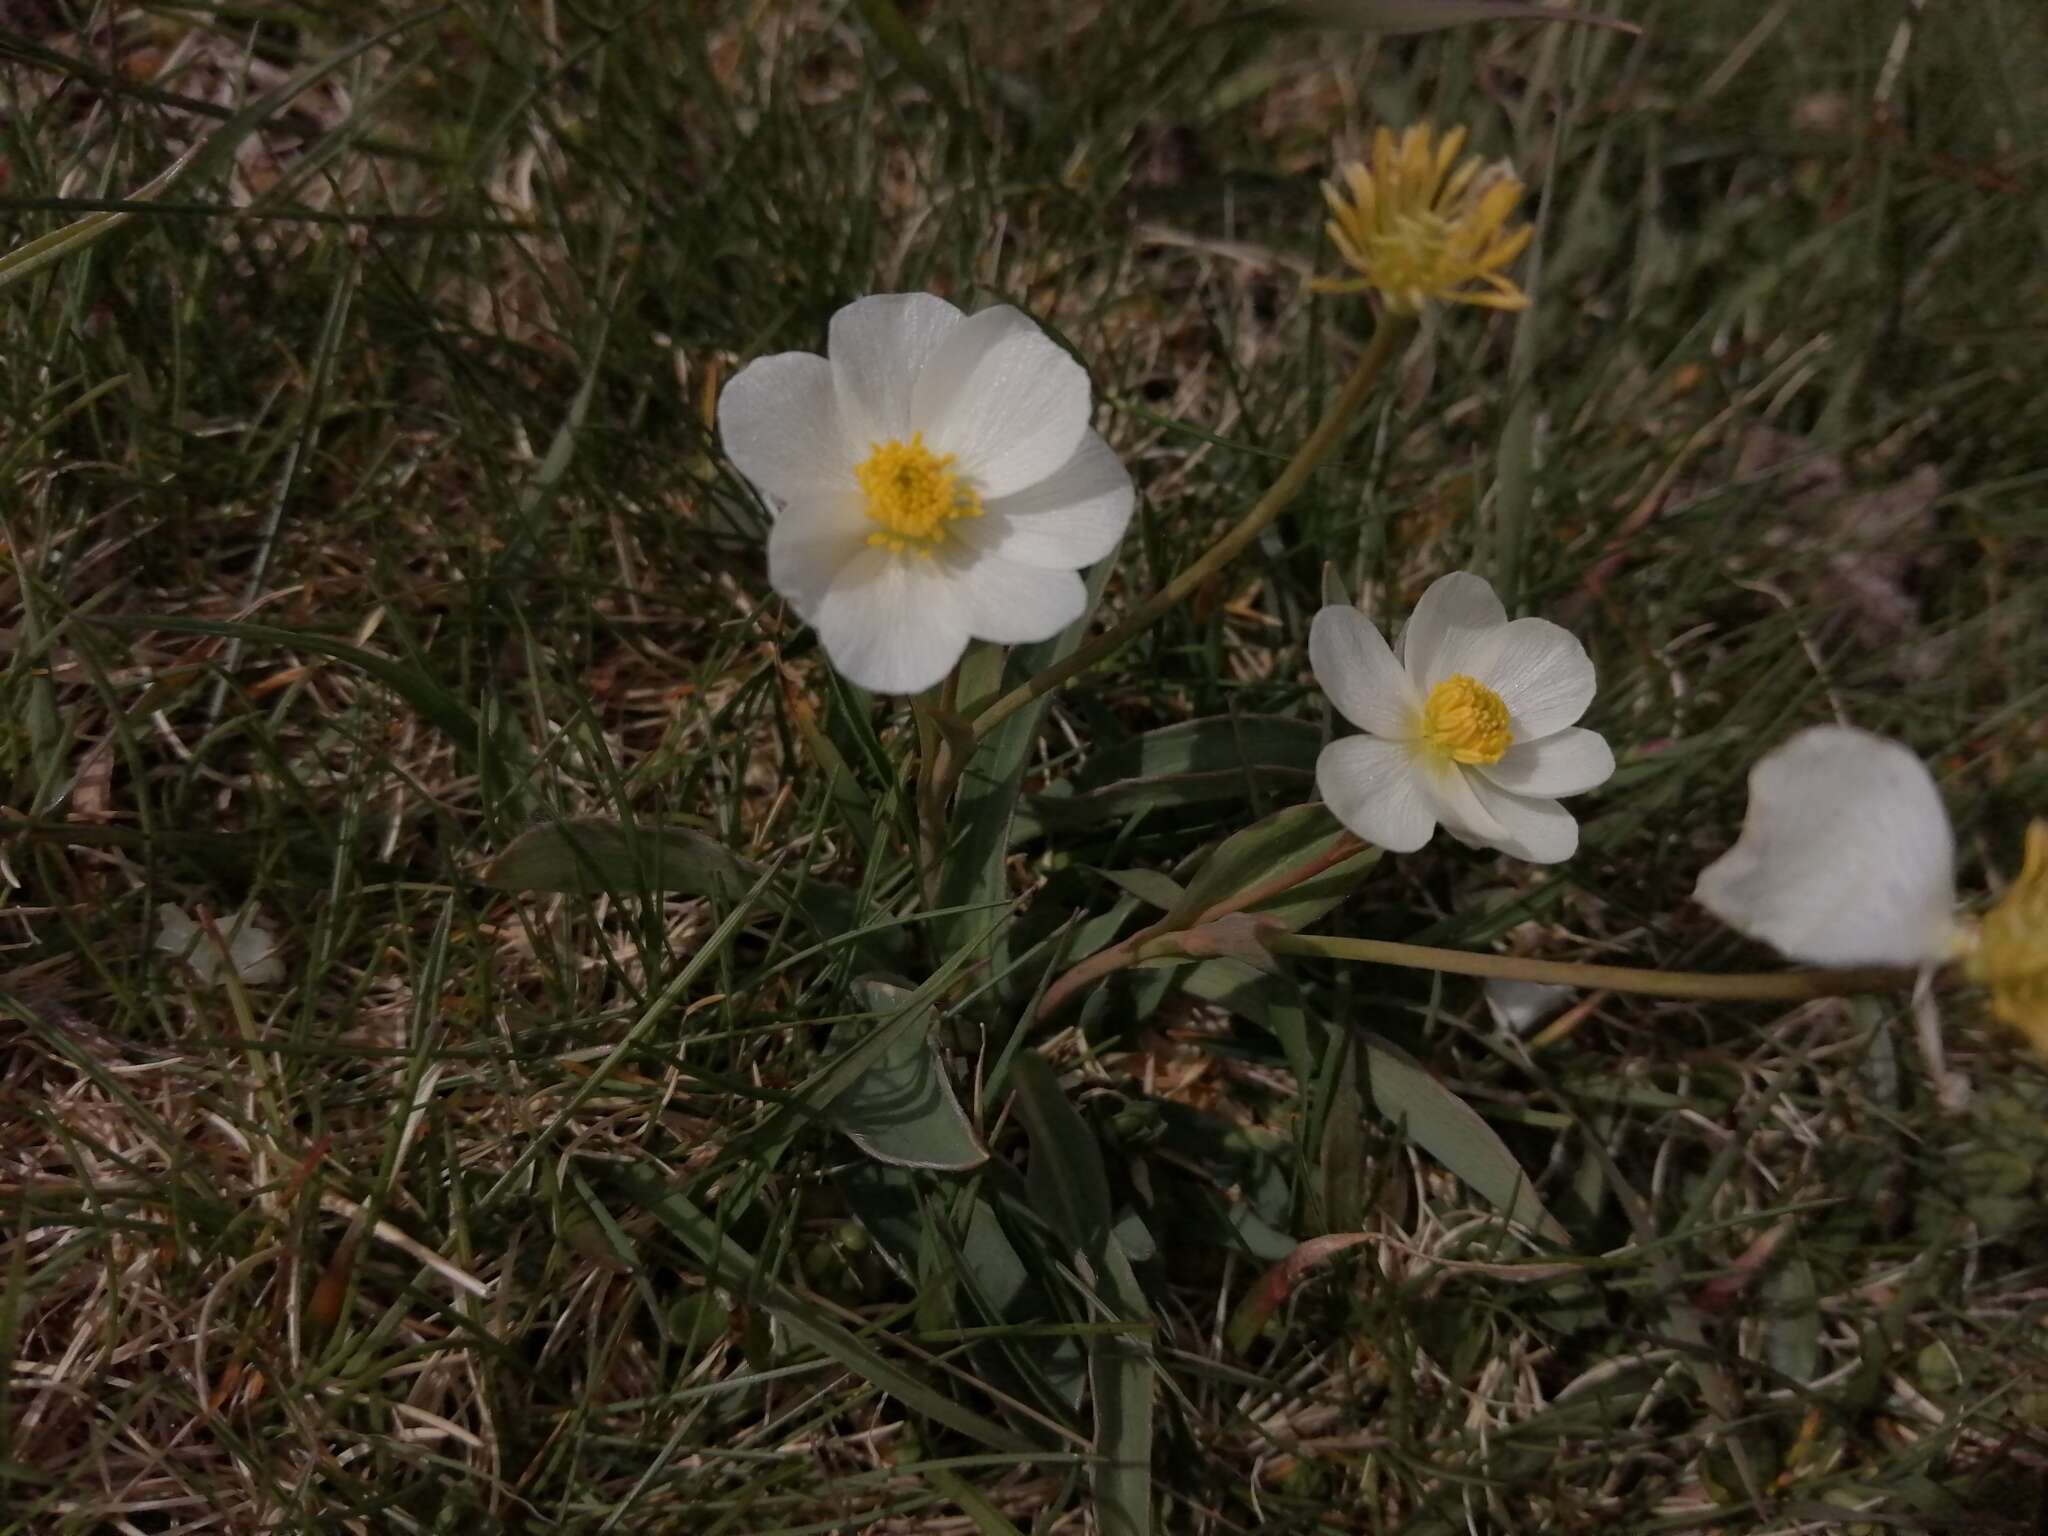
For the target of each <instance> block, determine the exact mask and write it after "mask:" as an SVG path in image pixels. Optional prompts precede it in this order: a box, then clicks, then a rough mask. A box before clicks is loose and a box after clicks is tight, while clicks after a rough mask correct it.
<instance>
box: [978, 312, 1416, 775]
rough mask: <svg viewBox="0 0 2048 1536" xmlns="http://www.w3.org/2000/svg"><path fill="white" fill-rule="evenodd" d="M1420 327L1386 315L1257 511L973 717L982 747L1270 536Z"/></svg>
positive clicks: (1254, 509)
mask: <svg viewBox="0 0 2048 1536" xmlns="http://www.w3.org/2000/svg"><path fill="white" fill-rule="evenodd" d="M1413 326H1414V322H1413V321H1412V320H1409V319H1407V318H1405V317H1402V316H1395V315H1387V316H1384V317H1383V318H1382V319H1381V320H1380V323H1379V328H1378V329H1377V330H1375V331H1374V332H1373V336H1372V341H1371V342H1370V343H1369V344H1368V345H1367V347H1366V349H1365V355H1364V356H1362V357H1360V358H1359V360H1358V366H1357V367H1356V368H1354V369H1352V370H1351V377H1350V378H1349V379H1347V380H1346V381H1345V383H1344V388H1343V390H1342V391H1341V392H1340V393H1339V394H1338V396H1337V398H1336V399H1335V400H1333V401H1332V402H1330V408H1329V409H1328V410H1327V411H1325V412H1324V413H1323V419H1322V420H1321V421H1319V422H1317V423H1316V428H1315V430H1314V431H1313V432H1311V433H1309V435H1308V436H1307V437H1306V438H1305V439H1303V441H1302V444H1301V446H1300V447H1299V448H1297V449H1296V450H1295V452H1294V457H1293V458H1291V459H1289V460H1288V461H1287V467H1286V468H1285V469H1283V470H1281V471H1280V477H1279V478H1278V479H1277V480H1275V481H1274V482H1273V483H1272V484H1271V485H1270V486H1268V487H1267V488H1266V494H1265V495H1263V496H1261V497H1260V498H1259V499H1258V502H1257V503H1256V504H1255V505H1254V506H1253V507H1252V509H1251V511H1249V512H1247V513H1245V515H1244V516H1243V517H1242V518H1240V519H1239V520H1238V522H1237V525H1236V526H1235V527H1233V528H1232V529H1231V530H1230V531H1229V532H1228V533H1226V534H1224V535H1223V537H1222V538H1220V539H1218V540H1217V541H1216V542H1215V543H1214V544H1211V545H1210V546H1209V547H1208V549H1206V550H1205V551H1203V553H1202V555H1201V557H1200V558H1199V559H1197V560H1196V561H1195V562H1194V564H1192V565H1190V566H1189V567H1188V568H1187V569H1186V570H1184V571H1182V572H1181V573H1180V574H1179V575H1178V576H1176V577H1174V578H1173V580H1171V581H1169V582H1168V583H1167V584H1166V585H1165V586H1163V587H1161V588H1160V589H1159V590H1158V591H1157V592H1155V593H1153V594H1152V596H1151V597H1150V598H1148V599H1147V600H1146V601H1145V602H1143V603H1141V604H1140V605H1139V606H1138V607H1137V609H1136V610H1135V611H1134V612H1132V613H1131V614H1129V615H1128V616H1127V617H1126V618H1125V619H1124V621H1123V622H1122V623H1121V624H1118V625H1117V626H1116V627H1115V628H1113V629H1111V630H1109V631H1108V632H1107V633H1105V634H1101V635H1098V636H1097V637H1096V638H1095V639H1093V640H1091V641H1089V642H1088V643H1087V644H1086V645H1084V646H1082V647H1081V648H1080V649H1079V650H1077V651H1075V652H1074V654H1073V655H1071V656H1069V657H1067V658H1066V659H1065V660H1063V661H1056V662H1054V663H1053V664H1052V665H1051V666H1049V667H1047V668H1046V669H1045V670H1044V671H1043V672H1040V673H1038V674H1037V675H1036V676H1034V677H1031V678H1027V679H1026V680H1025V681H1024V682H1021V683H1019V684H1018V685H1017V686H1016V687H1015V688H1012V689H1011V690H1010V691H1009V692H1008V693H1006V694H1004V695H1003V696H1002V697H1001V698H999V699H997V700H996V701H995V702H994V703H993V704H990V705H989V706H988V707H987V708H986V709H984V710H982V712H981V713H980V714H979V715H977V716H975V718H974V735H975V739H976V740H977V741H978V740H980V739H982V738H983V737H985V736H987V735H988V733H989V732H990V731H992V730H994V729H995V728H996V727H997V726H998V725H1000V724H1002V723H1003V721H1005V720H1007V719H1009V718H1010V716H1012V715H1014V714H1015V713H1016V712H1017V711H1018V710H1020V709H1022V708H1024V707H1025V706H1026V705H1027V704H1030V703H1032V702H1033V701H1035V700H1037V699H1042V698H1044V697H1045V695H1047V694H1048V693H1051V692H1052V691H1053V690H1054V689H1055V688H1058V687H1059V686H1060V685H1061V684H1062V683H1065V682H1066V681H1067V680H1068V679H1069V678H1072V677H1075V676H1077V675H1078V674H1080V673H1082V672H1085V671H1087V670H1088V668H1090V667H1092V666H1094V665H1095V663H1096V662H1098V661H1100V660H1102V659H1103V658H1104V657H1105V656H1109V655H1112V654H1113V653H1115V652H1117V651H1119V650H1121V649H1123V647H1124V646H1126V645H1128V644H1129V643H1130V642H1131V641H1132V640H1134V639H1136V638H1137V637H1138V636H1139V635H1141V634H1143V633H1144V632H1145V631H1146V630H1148V629H1150V628H1151V627H1152V626H1153V625H1154V624H1156V623H1157V622H1158V621H1159V619H1160V618H1161V616H1162V615H1164V614H1165V613H1166V612H1168V610H1170V609H1172V608H1174V607H1177V606H1178V605H1179V604H1180V603H1181V602H1183V601H1185V600H1186V599H1187V597H1188V596H1189V595H1190V594H1191V593H1193V592H1195V591H1196V590H1197V589H1199V588H1200V587H1201V586H1202V585H1203V584H1204V583H1205V582H1207V581H1208V580H1209V578H1210V577H1211V576H1214V575H1215V574H1216V573H1217V572H1218V571H1220V570H1222V569H1223V567H1224V566H1226V565H1228V564H1229V563H1230V562H1231V561H1233V560H1235V559H1236V558H1237V557H1238V556H1239V555H1240V554H1242V553H1243V552H1244V551H1245V549H1246V547H1247V546H1248V545H1250V543H1251V542H1252V540H1253V539H1256V538H1257V537H1258V536H1259V535H1260V534H1261V533H1263V532H1265V530H1266V528H1267V526H1268V525H1269V524H1270V523H1271V522H1272V521H1273V519H1274V518H1276V517H1278V516H1279V515H1280V514H1281V513H1282V512H1283V511H1285V510H1286V508H1287V505H1288V503H1289V502H1291V501H1293V500H1294V498H1295V497H1296V496H1298V495H1300V494H1301V489H1302V487H1303V486H1305V485H1307V484H1308V479H1309V476H1310V475H1312V474H1314V473H1315V471H1316V467H1317V466H1318V465H1320V464H1321V463H1322V462H1323V460H1324V459H1326V458H1328V457H1329V456H1330V450H1331V449H1333V448H1335V447H1336V446H1337V441H1338V439H1339V438H1341V437H1342V436H1343V435H1344V428H1345V427H1346V426H1348V425H1349V424H1350V421H1351V418H1352V417H1353V416H1354V415H1356V414H1357V412H1358V408H1359V407H1360V406H1361V405H1363V404H1364V403H1365V398H1366V396H1367V395H1369V394H1371V393H1372V387H1373V384H1374V382H1375V381H1376V380H1377V379H1378V378H1379V376H1380V374H1381V373H1382V372H1383V371H1384V370H1385V368H1386V366H1387V364H1388V363H1389V362H1391V361H1392V360H1393V359H1394V358H1396V357H1398V356H1399V355H1400V353H1401V348H1402V347H1403V346H1405V345H1406V344H1407V341H1408V335H1409V332H1410V331H1411V329H1412V328H1413Z"/></svg>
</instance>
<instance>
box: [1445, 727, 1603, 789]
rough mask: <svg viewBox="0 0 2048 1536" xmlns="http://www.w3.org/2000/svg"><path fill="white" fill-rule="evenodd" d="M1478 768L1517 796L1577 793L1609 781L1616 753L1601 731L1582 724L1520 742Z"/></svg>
mask: <svg viewBox="0 0 2048 1536" xmlns="http://www.w3.org/2000/svg"><path fill="white" fill-rule="evenodd" d="M1478 771H1479V772H1480V773H1482V774H1484V775H1485V776H1486V777H1487V778H1488V779H1491V780H1492V781H1493V782H1494V783H1495V784H1497V785H1499V786H1500V787H1501V788H1502V789H1505V790H1507V791H1508V792H1509V793H1511V794H1517V795H1577V794H1583V793H1584V792H1585V791H1586V790H1589V789H1594V788H1596V787H1598V786H1599V785H1602V784H1605V783H1606V782H1607V780H1608V779H1609V778H1610V777H1612V776H1613V773H1614V752H1613V750H1612V749H1611V748H1609V746H1608V745H1607V742H1606V739H1605V738H1604V737H1602V736H1601V735H1600V733H1599V732H1598V731H1588V730H1582V729H1581V728H1579V727H1578V726H1572V727H1570V728H1569V729H1566V730H1562V731H1559V732H1557V733H1556V734H1555V735H1553V736H1544V737H1542V738H1540V739H1538V740H1536V741H1517V742H1516V743H1515V744H1514V745H1513V746H1511V747H1509V748H1508V751H1507V756H1505V757H1503V758H1502V759H1501V760H1500V761H1499V762H1497V763H1484V764H1481V765H1479V768H1478Z"/></svg>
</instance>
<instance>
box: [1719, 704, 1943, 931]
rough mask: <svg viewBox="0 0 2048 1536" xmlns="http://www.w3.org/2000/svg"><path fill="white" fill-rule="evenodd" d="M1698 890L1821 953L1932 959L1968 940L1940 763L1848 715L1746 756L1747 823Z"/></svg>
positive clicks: (1742, 922) (1738, 923)
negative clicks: (1855, 723) (1849, 721)
mask: <svg viewBox="0 0 2048 1536" xmlns="http://www.w3.org/2000/svg"><path fill="white" fill-rule="evenodd" d="M1693 898H1694V899H1695V900H1696V901H1698V902H1699V903H1700V904H1701V905H1702V906H1704V907H1705V908H1706V909H1707V910H1708V911H1709V912H1711V913H1713V914H1714V916H1716V917H1718V918H1720V919H1721V921H1722V922H1724V923H1726V924H1728V926H1729V927H1731V928H1734V929H1736V930H1737V931H1739V932H1741V933H1745V934H1748V935H1749V936H1750V937H1751V938H1753V939H1762V940H1763V941H1764V942H1765V943H1766V944H1769V945H1771V946H1773V947H1774V948H1776V949H1778V950H1779V951H1781V952H1782V953H1784V954H1786V955H1788V956H1790V957H1791V958H1792V959H1794V960H1804V961H1807V962H1809V963H1811V964H1814V965H1930V964H1936V963H1939V962H1940V961H1943V960H1946V959H1949V958H1951V957H1952V956H1953V955H1954V954H1955V953H1956V950H1957V946H1958V944H1959V942H1960V941H1961V934H1962V929H1961V927H1960V925H1959V924H1958V923H1957V922H1956V915H1955V912H1956V885H1955V834H1954V833H1953V832H1952V831H1950V829H1949V821H1948V812H1947V811H1946V810H1945V809H1943V807H1942V803H1941V793H1940V791H1938V790H1937V789H1936V788H1935V787H1934V777H1933V775H1931V774H1930V773H1928V771H1927V768H1926V765H1925V764H1923V763H1922V762H1921V761H1920V759H1919V758H1917V757H1915V756H1914V755H1913V754H1912V753H1911V752H1910V751H1908V750H1907V749H1906V748H1905V747H1902V746H1900V745H1899V744H1898V743H1897V742H1895V741H1887V740H1886V739H1885V738H1884V737H1882V736H1873V735H1871V734H1870V733H1869V732H1868V731H1859V730H1856V729H1854V728H1853V727H1850V726H1846V725H1816V726H1813V727H1811V728H1810V729H1808V730H1804V731H1801V732H1800V733H1799V734H1798V735H1796V736H1794V737H1793V738H1792V739H1791V740H1790V741H1788V742H1786V743H1785V744H1784V745H1783V746H1782V747H1779V748H1778V749H1777V750H1776V751H1773V752H1769V753H1766V754H1765V755H1764V756H1763V757H1762V758H1761V759H1759V760H1758V762H1757V765H1756V766H1755V767H1754V768H1752V769H1750V771H1749V813H1748V815H1747V816H1745V817H1744V818H1743V822H1742V835H1741V837H1739V838H1737V839H1736V842H1735V846H1734V847H1732V848H1730V849H1729V850H1728V851H1727V852H1726V853H1724V854H1722V855H1721V857H1720V858H1718V859H1716V860H1715V861H1714V862H1713V863H1712V864H1710V865H1708V866H1707V868H1706V869H1705V870H1704V871H1702V872H1701V874H1700V879H1699V885H1698V886H1697V887H1696V888H1695V889H1694V891H1693Z"/></svg>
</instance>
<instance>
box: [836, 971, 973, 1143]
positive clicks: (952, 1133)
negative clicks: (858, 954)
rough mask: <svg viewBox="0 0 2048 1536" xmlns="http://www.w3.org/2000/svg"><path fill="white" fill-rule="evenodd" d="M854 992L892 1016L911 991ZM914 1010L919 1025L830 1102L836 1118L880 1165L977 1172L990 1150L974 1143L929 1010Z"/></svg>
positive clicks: (902, 1031) (901, 1034)
mask: <svg viewBox="0 0 2048 1536" xmlns="http://www.w3.org/2000/svg"><path fill="white" fill-rule="evenodd" d="M854 986H855V990H856V991H857V992H859V993H860V994H861V996H862V999H863V1000H864V1001H865V1002H866V1003H867V1005H868V1007H869V1008H871V1009H873V1010H874V1011H875V1012H876V1013H879V1014H886V1015H888V1016H890V1017H895V1016H897V1015H898V1014H900V1013H901V1012H902V1011H904V1010H905V1009H906V1008H907V1007H908V999H909V998H910V996H911V992H910V989H909V988H908V987H902V986H898V985H896V984H895V983H893V982H887V981H877V980H864V981H860V982H856V983H855V984H854ZM915 1012H916V1013H917V1015H918V1019H919V1022H918V1023H917V1024H913V1025H905V1026H901V1027H899V1028H898V1029H897V1030H895V1031H893V1032H892V1038H891V1040H890V1042H889V1044H888V1047H887V1048H886V1049H885V1050H884V1051H883V1052H882V1053H881V1055H880V1056H878V1057H877V1058H876V1059H875V1060H874V1061H873V1062H871V1063H870V1064H869V1065H868V1067H867V1068H866V1070H865V1071H863V1072H862V1073H861V1075H860V1076H859V1077H857V1078H855V1079H854V1080H853V1082H852V1083H851V1084H850V1085H849V1086H848V1087H847V1088H846V1089H845V1090H844V1091H843V1092H842V1093H841V1094H840V1095H839V1096H838V1097H837V1098H836V1099H834V1100H833V1101H832V1114H833V1117H834V1118H835V1119H836V1120H838V1122H839V1124H840V1127H841V1128H842V1129H843V1130H844V1131H845V1132H846V1134H847V1135H848V1136H850V1137H852V1138H853V1143H854V1145H855V1146H857V1147H859V1148H860V1149H861V1150H862V1151H863V1152H865V1153H867V1155H868V1156H870V1157H872V1158H874V1159H876V1160H877V1161H878V1162H884V1163H891V1164H894V1165H895V1166H897V1167H899V1168H937V1169H946V1170H948V1171H956V1172H957V1171H959V1170H962V1169H966V1168H975V1167H979V1166H980V1165H981V1164H982V1163H984V1162H986V1161H987V1160H988V1152H987V1150H986V1149H985V1148H984V1147H983V1146H982V1145H981V1143H980V1142H979V1141H977V1140H976V1139H975V1135H974V1128H973V1127H972V1126H970V1125H969V1124H968V1123H967V1116H966V1114H965V1113H964V1112H963V1111H962V1110H961V1108H960V1101H959V1100H958V1099H957V1098H955V1097H954V1095H953V1084H952V1082H951V1080H950V1079H949V1078H948V1077H947V1075H946V1070H945V1066H944V1063H943V1062H942V1061H941V1059H940V1056H939V1052H938V1048H937V1047H936V1046H935V1045H934V1044H933V1043H932V1039H931V1022H932V1017H933V1014H932V1007H931V1004H929V1003H924V1004H921V1005H919V1006H918V1007H917V1009H916V1010H915Z"/></svg>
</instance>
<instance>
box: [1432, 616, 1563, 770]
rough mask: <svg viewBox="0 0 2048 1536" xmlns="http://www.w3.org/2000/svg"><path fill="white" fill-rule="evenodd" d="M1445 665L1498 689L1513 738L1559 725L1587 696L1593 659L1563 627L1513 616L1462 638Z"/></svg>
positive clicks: (1547, 731)
mask: <svg viewBox="0 0 2048 1536" xmlns="http://www.w3.org/2000/svg"><path fill="white" fill-rule="evenodd" d="M1447 670H1449V671H1452V672H1467V673H1469V674H1471V676H1472V677H1473V678H1475V679H1477V680H1478V681H1479V682H1482V683H1484V684H1486V686H1487V687H1489V688H1491V689H1492V690H1493V691H1494V692H1495V693H1497V694H1499V695H1500V698H1501V702H1502V703H1503V704H1505V705H1507V707H1508V714H1509V715H1510V716H1511V717H1512V718H1513V728H1514V733H1515V740H1517V741H1530V740H1534V739H1535V738H1537V737H1539V736H1548V735H1550V734H1552V733H1553V732H1555V731H1561V730H1563V729H1564V728H1565V727H1566V726H1568V725H1570V724H1572V723H1573V722H1574V721H1576V720H1577V719H1578V718H1579V716H1581V715H1583V714H1584V713H1585V712H1586V706H1587V705H1588V704H1591V703H1592V702H1593V663H1592V660H1591V659H1590V658H1589V657H1588V656H1587V655H1586V648H1585V647H1584V646H1582V645H1580V644H1579V642H1578V640H1577V639H1576V638H1574V637H1573V635H1572V634H1571V632H1570V631H1569V630H1565V629H1561V628H1560V627H1558V626H1557V625H1555V624H1553V623H1551V622H1550V621H1549V620H1548V619H1516V620H1515V621H1514V622H1513V623H1511V624H1503V625H1502V626H1501V627H1500V628H1499V629H1496V630H1494V631H1493V632H1492V633H1490V634H1488V635H1485V636H1482V637H1479V638H1477V639H1475V640H1473V641H1470V642H1467V643H1466V644H1465V645H1464V646H1463V647H1462V650H1461V651H1460V653H1459V654H1458V655H1457V656H1456V658H1455V660H1454V664H1452V665H1451V666H1450V667H1449V668H1448V669H1447Z"/></svg>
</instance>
